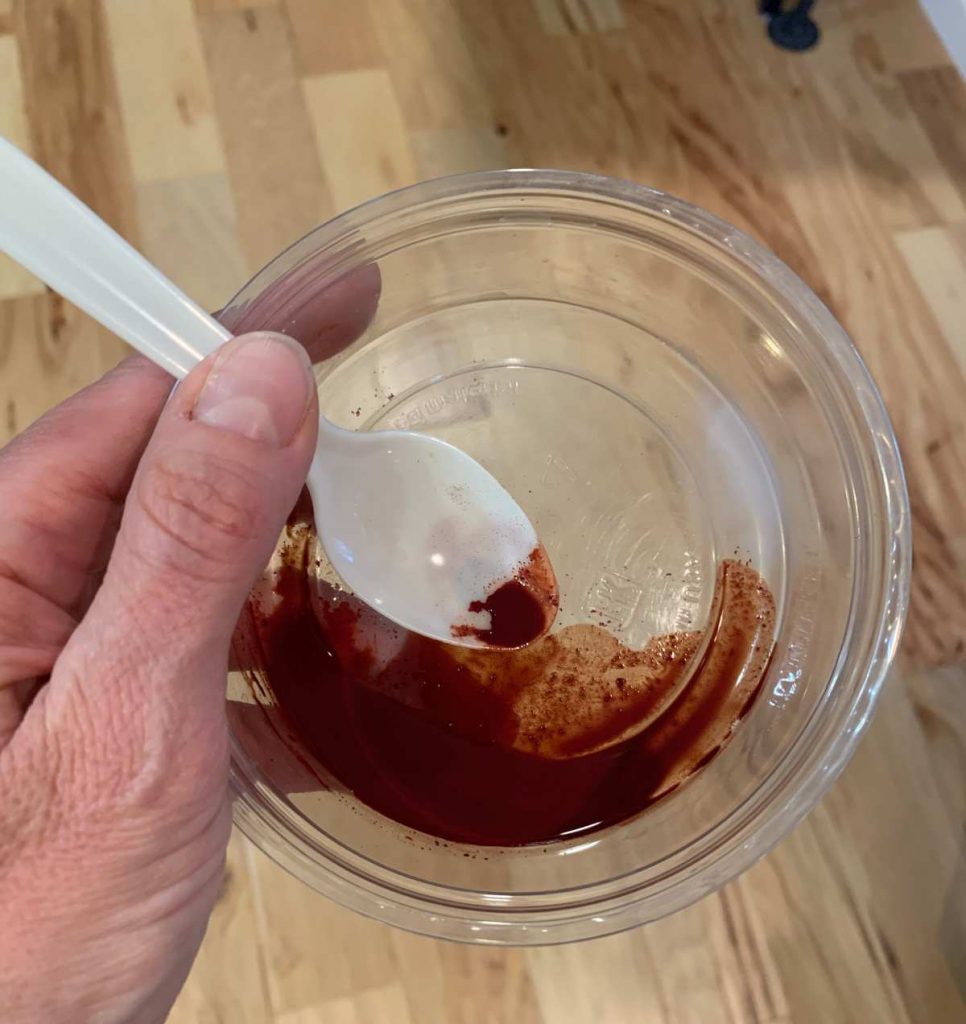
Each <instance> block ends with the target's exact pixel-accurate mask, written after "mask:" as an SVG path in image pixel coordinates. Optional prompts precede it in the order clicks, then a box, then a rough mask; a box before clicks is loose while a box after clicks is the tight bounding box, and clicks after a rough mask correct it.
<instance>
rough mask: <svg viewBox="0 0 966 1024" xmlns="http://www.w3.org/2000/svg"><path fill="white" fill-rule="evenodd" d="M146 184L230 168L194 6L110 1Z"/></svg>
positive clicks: (131, 131)
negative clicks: (214, 113)
mask: <svg viewBox="0 0 966 1024" xmlns="http://www.w3.org/2000/svg"><path fill="white" fill-rule="evenodd" d="M104 10H105V12H106V15H107V24H108V27H109V30H110V38H111V50H112V53H113V57H114V67H115V71H116V74H117V78H118V82H119V86H120V98H121V110H122V112H123V115H124V127H125V130H126V132H127V138H128V145H129V147H130V153H131V165H132V168H133V171H134V177H135V179H136V180H137V181H139V182H155V181H165V180H169V179H172V178H179V177H189V176H195V175H201V174H214V173H217V172H219V171H222V170H224V157H223V154H222V150H221V142H220V140H219V137H218V127H217V124H216V123H215V119H214V115H213V112H212V100H211V92H210V89H209V85H208V76H207V73H206V69H205V63H204V57H203V55H202V50H201V42H200V40H199V38H198V31H197V26H196V24H195V16H194V10H193V8H192V5H191V0H167V2H166V3H163V4H159V3H155V2H154V0H104Z"/></svg>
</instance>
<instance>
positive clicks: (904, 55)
mask: <svg viewBox="0 0 966 1024" xmlns="http://www.w3.org/2000/svg"><path fill="white" fill-rule="evenodd" d="M865 34H869V35H871V36H873V37H874V38H875V40H876V42H877V43H878V44H879V49H880V51H881V52H882V58H883V60H884V61H885V63H886V65H887V66H888V68H889V70H890V71H893V72H898V71H922V70H924V69H926V68H937V67H944V66H948V64H949V54H948V53H947V52H946V48H945V47H944V46H943V44H942V42H941V41H940V39H939V36H937V35H936V31H935V29H934V28H933V27H932V25H931V24H930V23H929V20H928V19H927V18H924V17H923V16H922V11H921V10H919V9H918V8H917V7H916V6H915V5H914V4H905V5H903V6H902V7H899V8H894V9H893V10H891V11H884V12H882V13H880V14H878V15H872V16H871V17H870V18H869V20H868V22H867V23H866V22H863V23H862V24H861V25H860V26H859V30H858V32H857V35H865Z"/></svg>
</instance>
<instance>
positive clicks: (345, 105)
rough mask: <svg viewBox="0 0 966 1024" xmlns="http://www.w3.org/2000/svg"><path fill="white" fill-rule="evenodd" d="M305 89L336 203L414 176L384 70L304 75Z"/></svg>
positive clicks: (367, 195) (357, 198) (346, 203)
mask: <svg viewBox="0 0 966 1024" xmlns="http://www.w3.org/2000/svg"><path fill="white" fill-rule="evenodd" d="M305 95H306V99H307V102H308V107H309V114H310V116H311V119H312V127H313V129H314V131H315V142H316V146H317V147H318V151H319V157H320V159H321V160H322V166H323V168H324V169H325V175H326V179H327V181H328V185H329V191H330V192H331V194H332V197H333V199H334V201H335V204H336V206H338V207H340V208H344V207H348V206H354V205H355V204H356V203H359V202H362V201H363V200H365V199H370V198H372V197H373V196H376V195H379V194H380V193H381V192H386V191H387V190H389V189H394V188H399V187H400V186H402V185H409V184H412V183H413V182H415V181H416V180H417V177H418V175H417V172H416V164H415V161H414V160H413V155H412V150H411V148H410V145H409V139H408V137H407V134H406V128H405V125H404V124H403V118H402V113H401V111H400V109H399V104H398V103H397V101H396V94H395V92H394V91H393V87H392V82H391V81H390V79H389V75H388V74H387V73H386V72H385V71H346V72H341V73H339V74H333V75H322V76H320V77H314V78H307V79H306V80H305Z"/></svg>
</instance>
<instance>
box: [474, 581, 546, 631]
mask: <svg viewBox="0 0 966 1024" xmlns="http://www.w3.org/2000/svg"><path fill="white" fill-rule="evenodd" d="M470 611H471V612H477V613H479V612H484V613H486V614H487V615H489V617H490V625H489V626H488V627H487V628H486V629H483V628H473V627H460V628H461V629H466V630H467V631H468V633H470V634H472V635H473V636H475V637H476V639H477V640H480V641H482V642H483V643H485V644H489V646H491V647H509V648H513V647H524V646H525V645H526V644H529V643H532V642H533V641H534V640H536V639H537V637H538V636H542V635H543V633H544V632H545V631H546V628H547V613H546V611H545V610H544V606H543V602H542V601H541V600H540V598H539V597H537V595H536V594H534V593H533V591H532V590H530V588H529V587H527V586H526V585H525V584H523V583H521V582H520V581H519V580H510V581H509V582H507V583H504V584H503V586H502V587H497V589H496V590H494V591H493V593H492V594H490V595H489V597H487V598H486V599H485V600H483V601H473V602H472V603H471V604H470ZM454 632H455V631H454ZM468 633H466V632H459V633H458V634H457V635H460V636H466V635H468Z"/></svg>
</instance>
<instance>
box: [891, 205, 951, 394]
mask: <svg viewBox="0 0 966 1024" xmlns="http://www.w3.org/2000/svg"><path fill="white" fill-rule="evenodd" d="M896 245H897V246H898V247H899V251H900V252H901V253H902V256H903V259H904V260H905V261H906V265H907V266H908V267H909V270H910V272H911V273H912V276H913V277H914V278H915V281H916V284H917V285H918V287H919V290H920V291H921V292H922V294H923V295H924V296H925V299H926V302H927V303H928V304H929V308H930V309H931V310H932V314H933V316H934V317H935V318H936V322H937V323H938V324H939V327H940V330H941V331H942V332H943V335H944V336H945V338H946V343H947V344H948V345H949V348H950V351H951V352H953V353H954V354H955V356H956V358H957V359H958V360H959V366H960V369H961V370H962V373H963V375H964V377H966V331H964V330H963V325H964V324H966V223H962V224H955V225H951V226H950V227H948V228H947V227H936V228H924V229H923V230H921V231H907V232H904V233H900V234H898V235H897V236H896Z"/></svg>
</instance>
